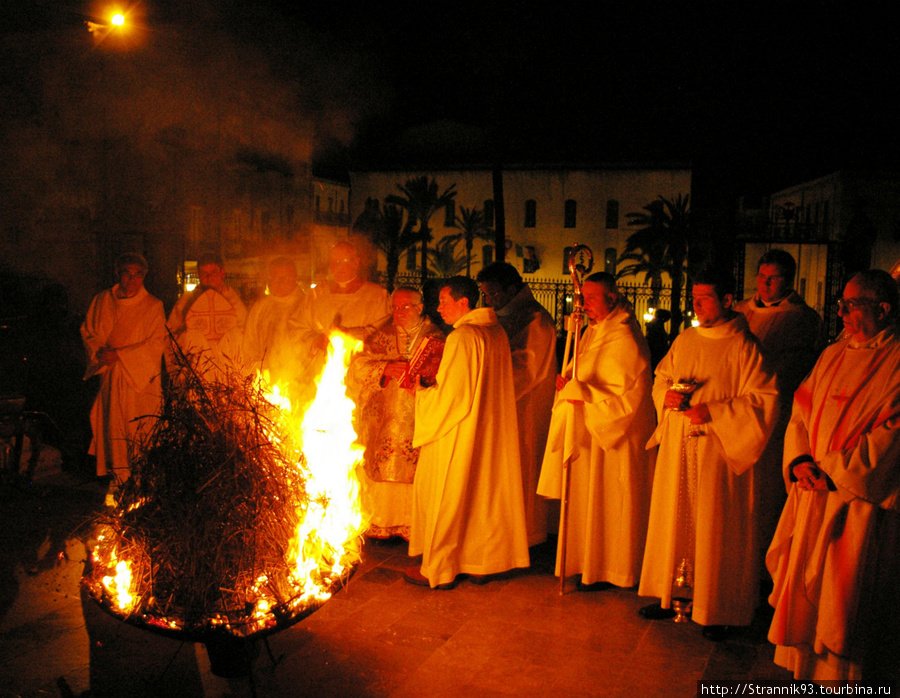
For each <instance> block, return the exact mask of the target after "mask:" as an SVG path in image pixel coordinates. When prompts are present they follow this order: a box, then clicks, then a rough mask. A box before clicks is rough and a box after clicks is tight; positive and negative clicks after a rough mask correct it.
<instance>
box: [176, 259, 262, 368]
mask: <svg viewBox="0 0 900 698" xmlns="http://www.w3.org/2000/svg"><path fill="white" fill-rule="evenodd" d="M197 272H198V274H199V276H200V285H199V286H197V288H195V289H194V290H193V291H188V292H187V293H185V294H183V295H182V296H181V298H179V299H178V300H177V301H176V302H175V306H174V307H173V308H172V312H171V313H169V319H168V321H167V322H166V326H167V327H168V328H169V331H170V332H171V333H172V336H173V337H175V341H176V342H178V346H179V347H180V348H181V351H183V352H184V353H185V355H186V356H188V357H192V358H196V359H197V360H198V361H199V362H200V368H201V369H202V370H203V371H204V372H205V373H206V372H208V375H215V371H224V370H226V367H227V366H235V365H239V364H240V356H241V344H242V342H243V335H244V325H245V324H246V322H247V308H246V306H245V305H244V302H243V301H242V300H241V298H240V296H239V295H238V294H237V292H236V291H235V290H234V289H233V288H231V287H230V286H228V285H227V284H226V283H225V262H224V260H223V259H222V257H221V256H220V255H218V254H216V253H213V252H205V253H203V254H202V255H200V258H199V259H198V260H197Z"/></svg>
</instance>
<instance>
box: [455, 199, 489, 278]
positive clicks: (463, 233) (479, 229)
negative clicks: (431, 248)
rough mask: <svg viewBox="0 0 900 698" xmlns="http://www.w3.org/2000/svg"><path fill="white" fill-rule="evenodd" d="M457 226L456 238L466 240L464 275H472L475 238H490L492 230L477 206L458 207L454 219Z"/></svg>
mask: <svg viewBox="0 0 900 698" xmlns="http://www.w3.org/2000/svg"><path fill="white" fill-rule="evenodd" d="M454 222H455V225H456V227H457V228H459V231H460V232H459V235H457V236H455V237H457V238H458V239H461V240H465V242H466V276H469V277H471V276H472V248H473V247H474V246H475V240H492V239H493V237H494V231H493V230H492V229H491V227H490V226H488V225H487V223H486V221H485V217H484V211H483V210H481V209H479V208H477V207H474V206H473V207H472V208H466V207H465V206H463V207H462V208H461V209H460V212H459V215H457V216H456V220H455V221H454Z"/></svg>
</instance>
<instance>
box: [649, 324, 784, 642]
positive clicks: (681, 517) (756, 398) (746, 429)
mask: <svg viewBox="0 0 900 698" xmlns="http://www.w3.org/2000/svg"><path fill="white" fill-rule="evenodd" d="M687 379H694V381H696V382H697V383H698V384H699V387H698V388H697V389H696V390H695V392H694V393H693V396H692V397H691V405H697V404H700V403H706V404H707V406H708V408H709V413H710V416H711V418H712V419H711V421H710V422H707V423H706V424H701V425H691V424H690V421H689V420H688V419H686V418H685V417H683V416H682V414H681V413H680V412H676V411H673V410H667V409H665V408H664V398H665V393H666V390H668V388H669V386H670V385H671V384H672V383H673V382H681V381H683V380H687ZM777 399H778V393H777V389H776V386H775V377H774V374H773V373H771V371H769V369H768V368H767V366H766V365H765V363H764V361H763V356H762V352H761V351H760V348H759V344H758V342H757V340H756V338H755V337H753V335H752V334H750V330H749V328H748V327H747V320H746V319H745V318H744V316H743V315H741V314H739V313H738V314H736V315H735V317H733V318H732V319H731V320H729V321H727V322H725V323H723V324H721V325H717V326H715V327H709V328H704V327H695V328H691V329H688V330H685V331H684V332H682V333H681V334H680V335H679V336H678V337H677V338H676V339H675V341H674V342H673V343H672V347H671V349H669V352H668V353H667V354H666V356H665V357H664V358H663V360H662V361H660V363H659V365H658V366H657V367H656V380H655V382H654V384H653V401H654V403H655V404H656V411H657V418H658V421H659V425H658V426H657V428H656V431H654V433H653V436H652V437H651V439H650V441H649V445H650V446H655V445H658V446H659V452H658V455H657V459H656V472H655V474H654V479H653V496H652V499H651V504H650V524H649V528H648V531H647V545H646V549H645V551H644V564H643V567H642V569H641V583H640V587H639V589H638V593H639V594H641V595H642V596H658V597H660V599H661V600H662V606H663V608H668V607H669V606H670V605H671V600H672V582H673V577H674V573H675V570H676V565H678V564H679V563H680V561H681V559H682V558H683V557H685V556H686V557H687V558H688V559H690V558H693V569H694V580H693V581H694V584H693V598H694V605H693V615H692V617H693V620H695V621H696V622H697V623H700V624H701V625H749V624H750V622H751V621H752V619H753V612H754V609H755V608H756V602H757V598H758V588H759V574H760V564H761V561H760V555H759V553H758V546H759V541H758V531H757V521H756V516H757V510H756V496H755V487H754V466H755V464H756V462H757V460H758V459H759V456H760V454H761V453H762V452H763V449H764V448H765V445H766V441H767V440H768V438H769V434H770V432H771V430H772V426H773V425H774V423H775V418H776V416H777V411H778V405H777ZM690 433H694V434H697V435H696V436H689V434H690ZM694 466H696V467H694ZM683 479H684V480H686V481H690V482H691V483H693V484H692V485H686V486H684V487H682V480H683ZM680 492H681V493H682V495H684V494H690V493H693V494H694V497H693V502H694V504H693V510H692V515H691V510H690V508H689V507H688V506H687V505H685V502H687V501H690V499H689V497H686V496H682V497H681V499H682V500H684V501H683V502H682V506H681V507H679V499H680V498H679V493H680ZM679 509H680V511H679ZM691 519H693V521H695V522H696V523H695V525H694V526H693V527H690V526H689V525H688V523H687V522H689V521H690V520H691ZM692 533H693V535H692ZM691 538H693V539H694V541H693V546H691Z"/></svg>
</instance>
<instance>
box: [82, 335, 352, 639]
mask: <svg viewBox="0 0 900 698" xmlns="http://www.w3.org/2000/svg"><path fill="white" fill-rule="evenodd" d="M361 348H362V342H360V341H359V340H357V339H354V338H353V337H350V336H349V335H346V334H343V333H340V332H333V333H332V334H331V336H330V337H329V349H328V361H327V363H326V364H325V368H324V369H323V372H322V375H321V377H320V378H319V380H318V381H317V383H318V387H317V392H316V397H315V399H314V400H313V402H312V404H311V405H310V406H309V407H308V409H306V410H305V413H304V414H300V413H294V412H293V411H292V408H291V402H290V400H289V398H288V395H287V392H286V391H285V390H284V389H283V388H282V387H281V386H278V385H274V386H271V388H270V389H269V392H268V393H267V394H266V395H265V399H266V400H267V401H268V402H269V403H271V404H272V405H273V406H274V407H276V408H277V409H278V410H279V414H280V417H281V419H280V421H281V422H282V423H281V425H280V426H281V427H283V433H284V434H286V435H287V438H288V440H289V441H291V442H292V443H291V444H286V443H283V442H281V439H280V437H279V436H278V435H276V434H274V433H272V434H269V435H268V436H269V438H270V439H271V440H272V442H273V443H278V445H279V446H280V447H281V448H284V449H290V448H296V449H297V451H296V452H294V453H293V454H292V458H291V459H290V460H291V461H292V462H293V463H294V467H297V468H299V469H301V471H302V474H303V479H304V480H305V482H306V495H307V501H306V503H305V506H304V507H303V508H302V509H301V510H300V511H298V520H299V524H298V526H297V531H296V536H295V538H294V540H293V541H291V544H290V546H289V553H288V556H287V558H288V559H287V563H288V564H289V565H290V566H291V567H292V568H293V584H294V591H295V595H294V597H293V599H292V600H291V602H290V603H289V606H290V607H291V610H297V609H299V608H301V607H303V606H304V605H307V604H308V603H310V602H313V601H319V602H321V601H324V600H326V599H328V598H329V597H330V596H331V593H332V592H331V589H332V587H333V584H334V582H335V581H337V580H338V579H339V578H340V577H341V576H342V575H344V574H346V573H348V572H349V571H350V570H351V569H352V568H353V567H354V566H355V565H356V564H357V563H358V562H359V559H360V546H359V540H360V536H361V535H362V533H363V531H364V530H365V527H366V526H367V525H368V521H366V520H365V517H364V515H363V512H362V501H361V497H360V479H359V477H358V476H357V469H358V468H359V467H360V465H361V463H362V457H363V447H362V445H361V444H359V442H358V441H357V435H356V432H355V431H354V429H353V425H352V414H353V410H354V403H353V401H352V400H351V399H350V398H349V397H347V395H346V385H345V382H344V377H345V374H346V371H347V366H348V365H349V363H350V360H351V359H352V357H353V355H354V354H355V353H356V352H358V351H359V350H360V349H361ZM265 379H266V376H258V377H257V380H259V381H263V382H265ZM298 412H299V411H298ZM304 456H305V462H304ZM120 555H121V551H118V550H117V549H116V545H115V543H114V541H112V540H106V538H105V536H104V534H103V533H101V534H100V535H98V538H97V546H96V548H95V549H94V552H93V559H94V562H95V564H96V566H97V568H98V570H105V571H107V572H108V576H103V577H102V584H103V588H104V590H105V593H106V596H107V597H108V599H109V601H110V603H111V604H112V605H113V606H115V607H116V608H117V609H118V610H119V611H121V612H122V613H125V614H130V613H132V612H133V610H134V609H136V608H137V607H138V606H139V605H140V599H137V598H135V596H134V594H135V593H136V588H135V587H136V586H137V582H136V580H134V579H133V578H132V571H131V564H132V563H131V562H129V561H127V560H120V559H119V556H120ZM112 570H115V574H114V575H113V574H112ZM267 581H268V580H267V578H266V577H265V576H263V577H261V578H259V579H257V580H256V582H255V583H254V585H253V587H252V589H251V590H250V591H251V592H252V593H253V595H255V596H256V601H255V607H254V612H253V616H254V619H255V621H256V622H257V623H258V625H259V627H265V626H266V625H268V624H271V623H273V622H274V621H273V619H272V615H271V612H272V610H273V607H275V606H276V604H277V603H278V602H277V600H276V599H275V598H274V597H272V596H270V595H269V594H268V592H267V591H266V584H267ZM208 620H209V622H210V623H211V624H212V625H221V624H225V623H227V621H226V620H225V619H223V618H211V619H208ZM153 622H155V623H157V624H166V625H167V626H169V627H174V625H177V621H176V619H156V620H154V621H153Z"/></svg>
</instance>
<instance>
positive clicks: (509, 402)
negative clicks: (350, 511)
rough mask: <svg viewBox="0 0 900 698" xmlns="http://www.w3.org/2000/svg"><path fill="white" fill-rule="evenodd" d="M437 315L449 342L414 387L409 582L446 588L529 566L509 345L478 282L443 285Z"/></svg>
mask: <svg viewBox="0 0 900 698" xmlns="http://www.w3.org/2000/svg"><path fill="white" fill-rule="evenodd" d="M443 283H444V286H443V287H442V288H441V290H440V295H439V298H440V304H439V306H438V312H440V314H441V317H442V318H443V319H444V322H446V323H447V324H448V325H452V326H453V328H454V329H453V331H452V332H451V333H450V335H449V336H448V337H447V344H446V346H445V348H444V356H443V359H442V360H441V365H440V368H439V370H438V373H437V377H436V382H435V385H433V386H431V387H428V388H423V387H421V385H420V386H419V387H418V388H417V390H416V431H415V436H414V438H413V445H414V446H419V447H421V451H420V454H419V465H418V468H417V469H416V478H415V483H414V498H413V519H412V531H411V536H410V542H409V554H410V555H411V556H414V555H422V564H421V567H420V568H415V567H411V568H409V569H407V570H406V572H405V575H406V579H407V581H410V582H412V583H414V584H428V585H430V586H431V587H432V588H449V587H451V586H453V585H454V584H455V583H456V578H457V576H458V575H460V574H468V575H472V580H473V581H476V582H484V581H487V579H485V578H486V577H487V575H493V574H498V573H500V572H505V571H506V570H510V569H512V568H515V567H528V565H529V557H528V539H527V534H526V529H525V508H524V504H523V498H522V470H521V467H520V461H519V435H518V428H517V426H516V395H515V388H514V385H513V375H512V357H511V356H510V351H509V341H508V340H507V338H506V333H505V332H504V331H503V328H502V327H500V325H499V324H498V323H497V315H496V313H495V312H494V311H493V309H491V308H475V309H473V308H474V306H475V304H476V303H477V302H478V295H479V294H478V286H477V284H476V283H475V282H474V281H473V280H472V279H468V278H465V277H460V276H457V277H453V278H451V279H447V280H446V281H444V282H443Z"/></svg>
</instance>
